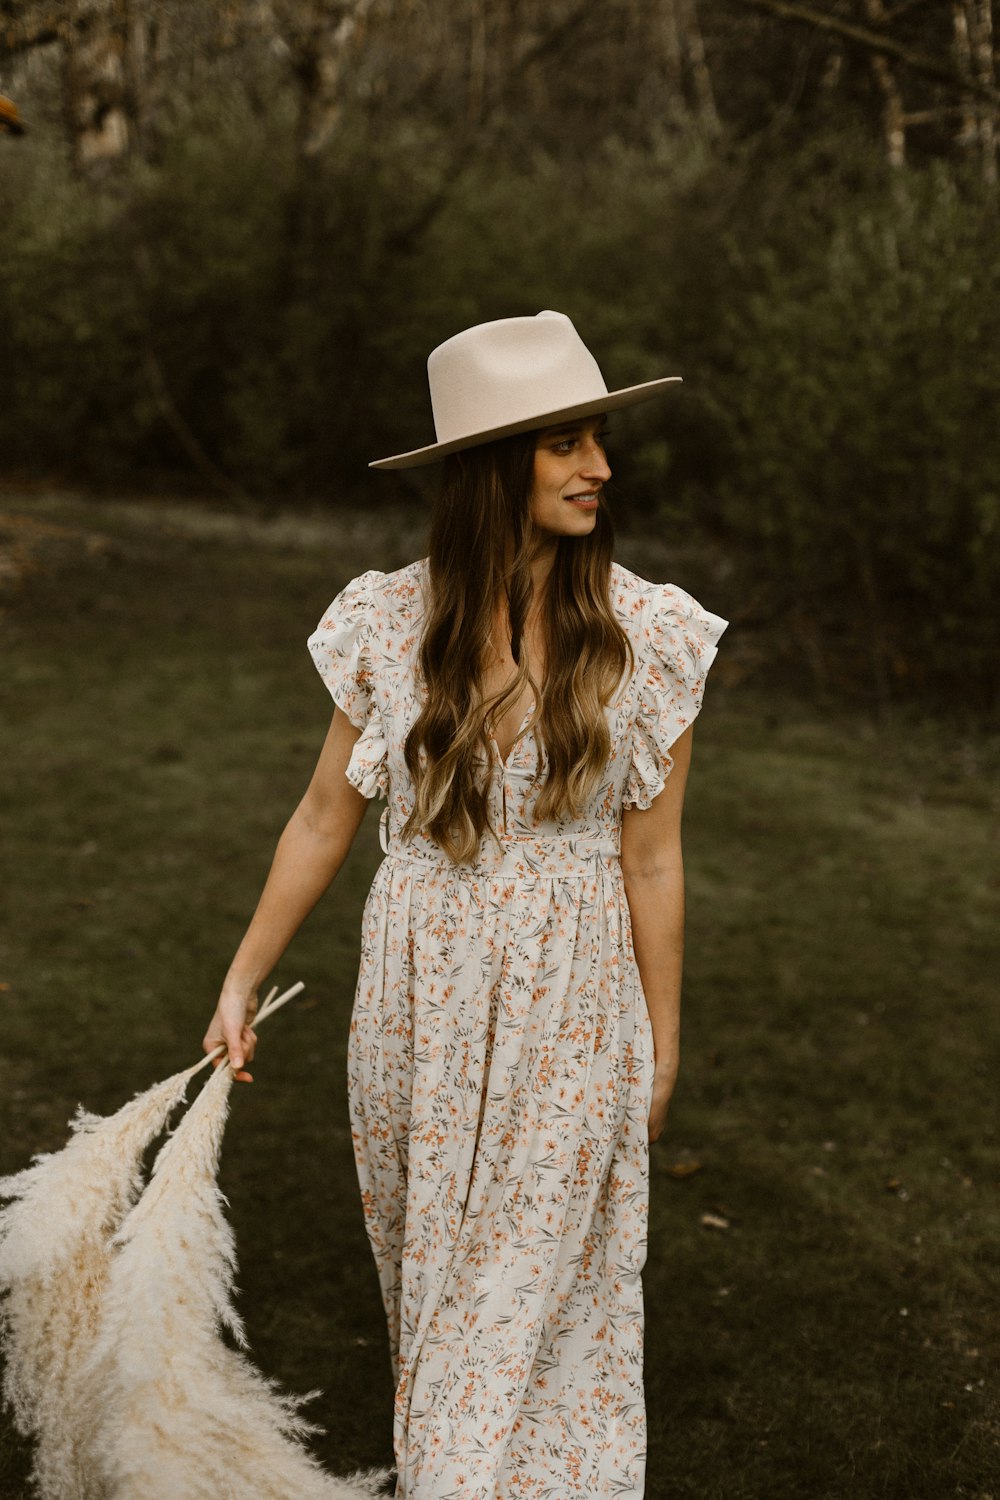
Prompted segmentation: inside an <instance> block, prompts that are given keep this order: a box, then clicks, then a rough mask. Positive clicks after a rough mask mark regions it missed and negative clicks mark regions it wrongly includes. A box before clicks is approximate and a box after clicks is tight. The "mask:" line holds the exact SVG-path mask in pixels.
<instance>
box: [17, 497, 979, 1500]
mask: <svg viewBox="0 0 1000 1500" xmlns="http://www.w3.org/2000/svg"><path fill="white" fill-rule="evenodd" d="M18 509H19V511H20V512H21V513H22V514H27V513H28V511H29V507H28V506H27V505H26V504H25V505H21V506H19V507H18ZM35 510H36V513H38V512H39V507H38V505H37V504H36V505H35ZM44 516H45V519H46V520H47V521H48V522H49V523H51V524H56V523H58V524H59V525H61V526H63V527H64V528H66V529H65V532H64V533H61V534H59V535H58V536H55V537H54V540H53V542H52V545H51V547H50V548H49V550H48V551H47V552H46V551H45V550H44V549H42V550H41V551H39V553H38V559H39V560H40V561H41V564H42V565H41V566H40V567H39V568H37V570H36V571H35V572H34V573H33V574H31V575H30V576H29V577H28V578H27V580H26V581H25V582H24V583H23V584H22V586H21V587H20V588H19V589H18V590H17V591H16V592H14V593H12V594H10V595H9V596H8V597H7V599H6V604H5V616H4V620H3V631H4V636H5V640H4V645H3V651H4V661H5V673H4V677H5V700H6V701H5V702H4V704H3V710H2V720H3V743H2V747H0V751H2V757H3V765H4V776H3V785H2V790H0V798H2V807H0V813H2V826H3V850H2V859H3V869H4V905H5V907H6V919H5V936H4V939H3V948H2V950H0V982H3V983H4V984H6V985H9V988H8V989H4V990H2V991H0V1032H2V1047H0V1171H11V1170H16V1169H17V1168H18V1167H20V1166H22V1165H24V1164H25V1163H26V1162H27V1160H28V1158H29V1157H30V1155H31V1154H32V1153H33V1152H35V1151H39V1150H46V1149H53V1148H57V1147H58V1146H59V1145H60V1144H61V1143H62V1141H63V1140H64V1138H65V1128H66V1121H67V1119H68V1118H69V1116H70V1115H71V1113H72V1111H73V1109H74V1107H75V1106H76V1104H77V1103H78V1102H84V1103H85V1104H86V1105H87V1106H88V1107H90V1108H93V1109H96V1110H99V1111H110V1110H112V1109H114V1108H115V1107H116V1106H117V1105H118V1104H120V1103H121V1102H123V1101H124V1100H125V1099H126V1098H127V1097H129V1096H130V1095H131V1094H132V1093H133V1092H134V1091H135V1090H137V1089H139V1088H141V1087H144V1086H146V1085H147V1084H149V1083H151V1082H152V1081H153V1080H155V1079H157V1078H160V1077H163V1076H165V1075H166V1074H167V1073H169V1072H172V1071H174V1070H175V1069H176V1068H178V1067H181V1066H183V1065H184V1064H186V1063H187V1062H188V1061H189V1060H190V1061H194V1060H195V1059H196V1058H197V1056H198V1055H199V1042H200V1038H201V1035H202V1033H203V1030H204V1026H205V1023H206V1021H207V1019H208V1016H209V1014H210V1012H211V1009H212V1006H213V1004H214V1000H215V994H216V991H217V988H218V985H219V982H220V980H221V978H222V975H223V973H224V971H225V968H226V965H227V963H228V961H229V957H230V955H231V953H232V951H233V949H234V948H235V946H236V944H237V943H238V941H239V938H240V936H241V934H242V931H243V928H244V926H245V924H246V921H247V919H248V917H249V915H250V913H251V911H252V909H253V905H254V902H255V900H256V896H257V894H258V891H259V888H260V884H261V882H262V880H263V877H264V875H265V873H266V868H267V864H268V861H269V858H270V853H271V849H272V847H273V844H274V841H275V839H276V838H277V835H278V833H279V832H280V829H281V826H282V824H283V821H284V818H285V817H286V816H287V814H288V812H289V811H290V810H291V808H292V806H293V805H294V803H295V801H296V799H297V797H298V796H299V794H300V792H301V790H302V788H303V787H304V785H305V782H306V779H307V777H308V775H309V772H310V769H311V765H312V762H313V759H314V756H315V754H316V753H317V751H318V748H319V745H320V743H321V741H322V738H323V734H324V732H325V728H326V724H327V719H328V709H329V701H328V699H327V696H326V693H325V689H324V688H323V687H322V684H321V683H320V681H319V678H318V677H317V676H316V674H315V672H314V669H313V667H312V665H311V663H310V661H309V658H308V654H307V652H306V650H305V637H306V635H307V634H308V633H309V631H310V630H311V629H312V627H313V625H314V624H315V622H316V620H317V619H318V618H319V615H320V613H321V611H322V609H323V608H324V606H325V605H326V603H327V602H328V601H329V599H330V598H331V597H332V595H333V593H334V592H335V590H336V589H337V588H339V587H340V586H341V584H342V583H343V582H344V581H345V580H346V579H347V578H348V577H349V576H350V575H351V574H352V573H354V572H357V571H360V570H361V569H362V568H364V567H367V566H386V567H392V566H397V565H398V564H399V563H401V562H402V561H405V560H407V559H408V558H410V557H412V556H414V555H417V554H418V552H419V545H420V543H419V536H418V534H417V532H416V530H415V529H414V527H413V526H412V525H410V524H409V523H407V522H405V521H402V522H401V523H400V524H398V525H396V524H388V525H386V524H378V525H376V524H375V523H374V522H372V523H371V535H370V536H366V534H365V526H364V524H357V525H356V526H355V528H354V530H353V531H349V530H348V529H347V528H346V527H343V528H339V529H338V528H337V527H336V526H331V525H326V526H321V525H316V526H315V527H310V526H309V525H306V524H303V525H301V526H300V527H298V528H296V526H295V525H292V524H288V525H285V526H275V527H270V528H268V527H266V526H265V527H262V526H260V525H257V524H254V523H252V522H250V521H246V522H244V521H242V520H240V519H238V518H235V519H234V518H227V517H225V516H218V517H216V518H215V520H214V522H213V523H212V524H209V521H210V519H211V518H208V517H206V516H205V515H204V514H203V513H201V512H197V511H194V510H191V511H190V512H185V511H184V510H183V509H180V510H176V511H175V510H169V509H162V510H160V511H156V510H155V509H153V510H149V509H147V510H145V511H142V510H139V509H133V508H130V507H126V506H121V505H117V506H116V505H114V504H106V505H103V506H89V507H85V506H83V505H81V504H78V503H75V502H73V501H71V500H65V501H62V502H58V503H50V504H48V505H47V506H46V507H44ZM3 529H4V528H3V524H2V521H0V532H2V531H3ZM81 529H85V530H88V531H90V532H91V533H93V534H94V535H95V536H96V540H95V539H94V537H92V539H91V541H90V544H89V546H85V545H84V541H85V538H84V537H83V536H82V535H80V534H79V533H80V531H81ZM57 542H58V545H56V543H57ZM635 550H636V553H638V548H637V547H636V549H635ZM624 560H625V561H630V560H632V558H631V556H630V554H629V551H628V549H625V552H624ZM635 565H636V566H638V567H640V571H641V570H642V564H641V562H639V561H636V562H635ZM675 576H676V581H678V582H680V583H683V584H687V586H689V587H692V588H694V587H695V583H694V582H693V581H692V580H691V579H689V578H688V577H687V576H685V575H684V572H683V570H682V571H681V573H680V574H675ZM699 587H700V584H699ZM695 591H696V592H697V591H698V589H697V588H696V589H695ZM706 603H708V604H710V605H711V604H712V603H713V600H712V598H711V597H709V596H706ZM739 651H740V642H739V638H738V633H736V634H733V635H732V636H731V638H727V640H726V641H724V643H723V651H722V654H721V655H720V661H719V666H718V669H717V671H716V673H715V674H714V680H713V682H712V684H711V689H710V693H709V699H708V707H707V711H706V713H705V715H704V717H703V719H702V721H701V722H700V724H699V728H698V731H697V734H696V753H695V768H694V771H693V773H692V779H691V786H690V792H689V802H688V813H687V817H686V855H687V865H688V880H689V922H688V962H687V978H686V998H685V1031H684V1042H685V1057H684V1063H683V1069H682V1079H681V1083H680V1085H679V1088H678V1092H677V1096H676V1099H675V1103H674V1105H673V1108H672V1114H671V1123H670V1127H669V1130H668V1133H667V1135H666V1136H665V1137H664V1139H663V1140H662V1142H661V1143H659V1144H658V1145H657V1146H656V1147H655V1149H654V1153H653V1162H654V1166H653V1178H654V1181H653V1205H652V1220H651V1230H650V1243H649V1260H648V1263H647V1270H646V1274H645V1278H644V1280H645V1288H646V1306H647V1354H646V1375H647V1398H648V1405H649V1418H650V1454H649V1482H648V1490H647V1493H648V1495H649V1497H650V1500H660V1497H663V1500H668V1497H669V1500H679V1497H697V1500H723V1497H725V1500H785V1497H788V1500H792V1497H802V1500H807V1497H808V1500H848V1497H852V1500H853V1497H869V1496H871V1497H882V1496H886V1497H899V1500H904V1497H905V1500H944V1497H951V1496H956V1497H957V1496H962V1497H970V1500H997V1497H1000V1417H998V1407H997V1373H998V1354H1000V1338H998V1319H997V1292H996V1288H997V1285H998V1280H1000V1277H998V1273H1000V1265H998V1259H1000V1253H998V1246H1000V1211H998V1207H997V1198H996V1187H997V1180H998V1177H1000V1161H998V1155H1000V1153H998V1144H997V1134H996V1125H997V1117H996V1080H997V1078H998V1076H1000V1046H998V1036H1000V1028H998V1021H997V1016H996V1007H995V1001H994V995H995V975H996V973H997V971H998V970H1000V963H998V957H1000V955H998V942H997V932H998V925H1000V924H998V920H997V919H998V911H997V904H998V889H1000V881H998V874H997V867H996V861H995V852H994V847H993V843H992V842H991V840H993V839H995V832H994V830H995V826H996V814H997V804H998V800H1000V797H998V786H997V776H996V767H997V747H996V745H995V744H994V743H992V742H991V741H989V740H987V739H986V738H985V737H980V738H976V737H975V736H970V735H968V734H965V735H959V734H957V732H956V731H954V730H953V729H952V728H950V727H949V724H948V722H947V719H946V717H945V715H944V713H942V719H941V722H940V723H939V724H914V723H911V722H900V723H898V724H896V725H895V726H889V727H882V728H874V727H872V726H871V725H869V724H866V723H864V722H863V721H861V720H858V719H855V718H852V717H850V716H848V715H846V714H838V713H834V712H832V711H829V710H828V711H826V712H824V713H823V714H822V715H821V714H820V713H819V711H818V710H817V709H816V708H815V707H812V706H810V705H808V704H806V703H801V702H799V703H796V702H794V701H789V700H787V699H783V698H781V697H780V696H775V695H771V694H769V693H767V692H765V688H764V685H763V683H762V681H761V678H760V675H758V678H757V680H756V685H754V684H753V683H751V684H750V685H744V686H740V685H739V684H738V683H735V682H734V681H732V680H731V678H734V677H736V676H737V675H738V674H736V673H732V674H728V675H727V670H726V666H725V663H726V660H727V652H728V653H729V658H730V659H734V658H736V657H738V655H739ZM944 686H945V688H946V686H947V685H944ZM375 834H376V828H375V817H374V816H373V815H370V816H369V818H368V819H366V822H365V824H364V825H363V827H362V831H361V835H360V836H359V839H358V842H357V844H356V846H355V849H354V851H353V852H352V854H351V857H350V860H349V862H348V864H347V866H346V867H345V869H344V871H343V872H342V875H341V876H340V878H339V879H338V881H337V883H336V885H335V887H334V888H333V890H332V891H331V892H330V893H328V895H327V896H326V897H325V898H324V901H323V902H322V903H321V905H320V907H319V908H318V909H317V911H316V912H315V913H314V915H313V916H312V917H311V918H310V920H309V922H308V923H307V924H306V925H305V927H304V928H303V930H302V932H301V933H300V934H299V936H298V937H297V938H296V940H295V943H294V944H293V946H292V948H291V949H290V951H289V953H288V955H287V957H286V958H285V960H284V961H283V963H282V964H281V966H280V970H279V974H278V976H277V977H278V978H280V979H282V980H284V981H287V982H292V981H293V980H295V979H297V978H300V977H301V978H302V979H304V980H305V981H306V984H307V990H306V997H305V998H304V1000H303V1001H301V1002H298V1003H296V1004H295V1005H293V1006H292V1007H290V1008H289V1010H288V1011H286V1012H285V1013H284V1014H283V1015H282V1016H281V1017H278V1018H276V1019H275V1020H274V1021H273V1022H272V1023H269V1025H268V1026H267V1028H266V1029H265V1030H263V1031H262V1046H261V1052H260V1057H259V1060H258V1064H257V1067H256V1069H255V1072H256V1075H257V1081H256V1083H255V1084H254V1085H253V1087H252V1088H245V1089H240V1090H237V1094H236V1098H235V1101H234V1109H233V1119H232V1121H231V1124H230V1126H229V1129H228V1131H227V1136H226V1141H225V1148H224V1158H223V1169H222V1183H223V1188H224V1190H225V1191H226V1193H227V1194H228V1196H229V1197H230V1200H231V1205H232V1206H231V1216H232V1220H233V1222H234V1226H235V1229H236V1235H237V1244H238V1246H239V1252H240V1283H241V1287H242V1294H241V1298H240V1306H241V1310H242V1311H243V1312H244V1314H245V1316H246V1319H247V1323H248V1328H249V1333H250V1337H251V1343H252V1348H253V1352H254V1356H255V1358H256V1359H257V1361H258V1363H259V1364H260V1366H261V1367H262V1368H263V1369H264V1370H265V1371H266V1372H267V1373H268V1374H271V1375H273V1376H275V1377H277V1378H278V1379H279V1380H281V1381H282V1382H283V1383H285V1384H286V1385H287V1386H288V1387H290V1388H291V1389H293V1390H298V1391H302V1390H306V1389H309V1388H312V1387H314V1386H320V1387H322V1390H323V1395H322V1397H321V1398H320V1399H319V1400H318V1401H317V1402H316V1403H315V1407H314V1415H315V1417H316V1419H317V1420H318V1421H320V1422H321V1423H322V1424H323V1425H324V1427H325V1428H326V1436H325V1437H324V1438H323V1439H321V1440H320V1441H319V1442H318V1444H317V1451H318V1452H319V1453H320V1454H321V1456H322V1457H323V1459H324V1461H325V1462H327V1463H328V1464H329V1465H330V1466H331V1467H332V1468H336V1469H337V1470H341V1471H342V1470H344V1469H346V1468H349V1467H353V1466H354V1465H358V1464H376V1463H383V1462H387V1461H390V1460H391V1395H392V1393H391V1386H390V1377H389V1369H388V1358H387V1352H386V1343H385V1333H384V1325H383V1318H382V1310H381V1304H380V1301H379V1296H378V1289H377V1284H376V1280H375V1273H374V1267H373V1264H372V1262H371V1259H370V1254H369V1251H368V1246H367V1241H366V1239H365V1235H364V1229H363V1225H362V1219H361V1210H360V1203H359V1199H358V1193H357V1185H356V1180H355V1176H354V1165H353V1158H352V1155H351V1147H350V1136H349V1131H348V1119H347V1103H346V1090H345V1046H346V1035H347V1025H348V1018H349V1013H350V1006H351V1001H352V995H353V981H354V973H355V966H356V959H357V943H358V927H359V917H360V911H361V905H362V902H363V900H364V894H365V891H366V889H367V884H368V881H369V880H370V877H371V874H372V871H373V869H374V867H375V864H376V862H377V859H378V857H379V852H378V846H377V839H376V836H375ZM692 1159H694V1160H697V1161H699V1162H700V1163H701V1164H702V1165H701V1170H700V1171H698V1172H696V1173H695V1174H693V1175H691V1176H689V1177H687V1178H685V1179H684V1180H675V1179H674V1178H672V1177H671V1176H670V1174H669V1171H668V1168H669V1167H670V1166H671V1165H672V1164H674V1163H675V1162H678V1161H682V1160H692ZM706 1213H707V1214H712V1215H715V1216H717V1217H721V1218H723V1219H725V1220H726V1221H727V1222H728V1225H729V1227H728V1228H727V1229H713V1228H709V1227H705V1226H704V1225H703V1224H702V1223H701V1216H702V1215H703V1214H706ZM26 1472H27V1455H26V1452H25V1449H24V1447H23V1445H21V1444H20V1443H19V1442H18V1441H17V1439H16V1438H15V1437H14V1435H13V1434H12V1433H11V1432H10V1431H9V1428H7V1427H4V1429H3V1431H2V1434H0V1495H2V1496H17V1495H21V1494H22V1492H23V1486H24V1479H25V1475H26ZM179 1500H180V1497H179Z"/></svg>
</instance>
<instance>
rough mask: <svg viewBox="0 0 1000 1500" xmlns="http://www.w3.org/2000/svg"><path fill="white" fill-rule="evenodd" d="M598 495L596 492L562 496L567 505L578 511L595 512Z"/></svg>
mask: <svg viewBox="0 0 1000 1500" xmlns="http://www.w3.org/2000/svg"><path fill="white" fill-rule="evenodd" d="M598 498H599V497H598V495H597V493H596V492H588V493H587V494H584V495H564V496H563V499H564V500H565V501H566V503H567V504H568V505H575V506H576V507H577V509H578V510H596V509H597V502H598Z"/></svg>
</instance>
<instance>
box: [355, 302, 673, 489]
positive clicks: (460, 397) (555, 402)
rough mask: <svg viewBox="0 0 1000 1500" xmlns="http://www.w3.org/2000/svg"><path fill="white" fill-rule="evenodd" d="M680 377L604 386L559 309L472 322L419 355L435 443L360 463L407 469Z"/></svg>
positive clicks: (619, 402) (599, 408)
mask: <svg viewBox="0 0 1000 1500" xmlns="http://www.w3.org/2000/svg"><path fill="white" fill-rule="evenodd" d="M680 378H681V377H680V376H679V375H668V376H666V377H665V378H664V379H662V380H647V381H646V382H645V384H643V385H630V386H627V387H626V388H625V389H624V390H620V391H609V390H608V388H607V386H606V385H605V383H604V376H603V375H602V374H601V372H600V370H599V369H598V366H597V361H596V359H595V358H594V356H593V355H592V354H591V352H590V350H589V349H588V348H587V346H586V344H585V343H584V342H583V340H582V339H581V337H580V335H579V334H578V333H577V331H576V329H575V328H574V327H573V324H572V323H571V322H570V320H569V318H567V317H566V315H565V313H558V312H540V313H538V315H537V316H536V317H534V318H499V319H498V320H497V321H496V322H494V323H477V324H476V325H475V327H474V328H466V329H465V330H464V331H463V332H462V333H456V334H455V336H454V338H450V339H446V340H445V342H444V343H443V344H439V345H438V346H437V348H436V349H434V350H432V351H431V355H430V358H429V359H428V361H427V379H428V381H429V383H430V388H431V407H432V410H433V412H434V430H435V432H436V434H437V442H436V443H430V444H429V445H428V446H427V447H426V448H414V449H413V450H412V451H411V452H409V453H397V454H396V455H395V456H394V457H393V458H378V459H376V460H375V461H374V462H373V463H371V464H369V466H368V467H369V468H371V469H415V468H418V467H419V466H420V465H421V464H432V463H434V461H435V459H438V458H444V457H445V455H446V454H448V453H455V452H457V451H458V449H459V448H472V447H475V446H476V444H477V443H488V442H490V441H491V440H492V439H493V438H498V437H507V436H508V435H509V434H511V433H514V432H531V431H532V430H533V429H534V428H536V427H552V426H553V425H554V424H555V423H556V422H563V421H566V422H568V421H572V420H575V419H576V418H577V417H596V416H598V415H599V414H600V413H601V412H606V411H617V410H618V409H619V408H620V407H623V406H634V405H635V404H636V403H637V402H639V401H648V400H649V399H650V397H651V396H658V395H659V394H660V392H661V391H665V390H666V388H667V387H668V386H670V385H674V384H675V383H676V382H678V381H679V380H680Z"/></svg>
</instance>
